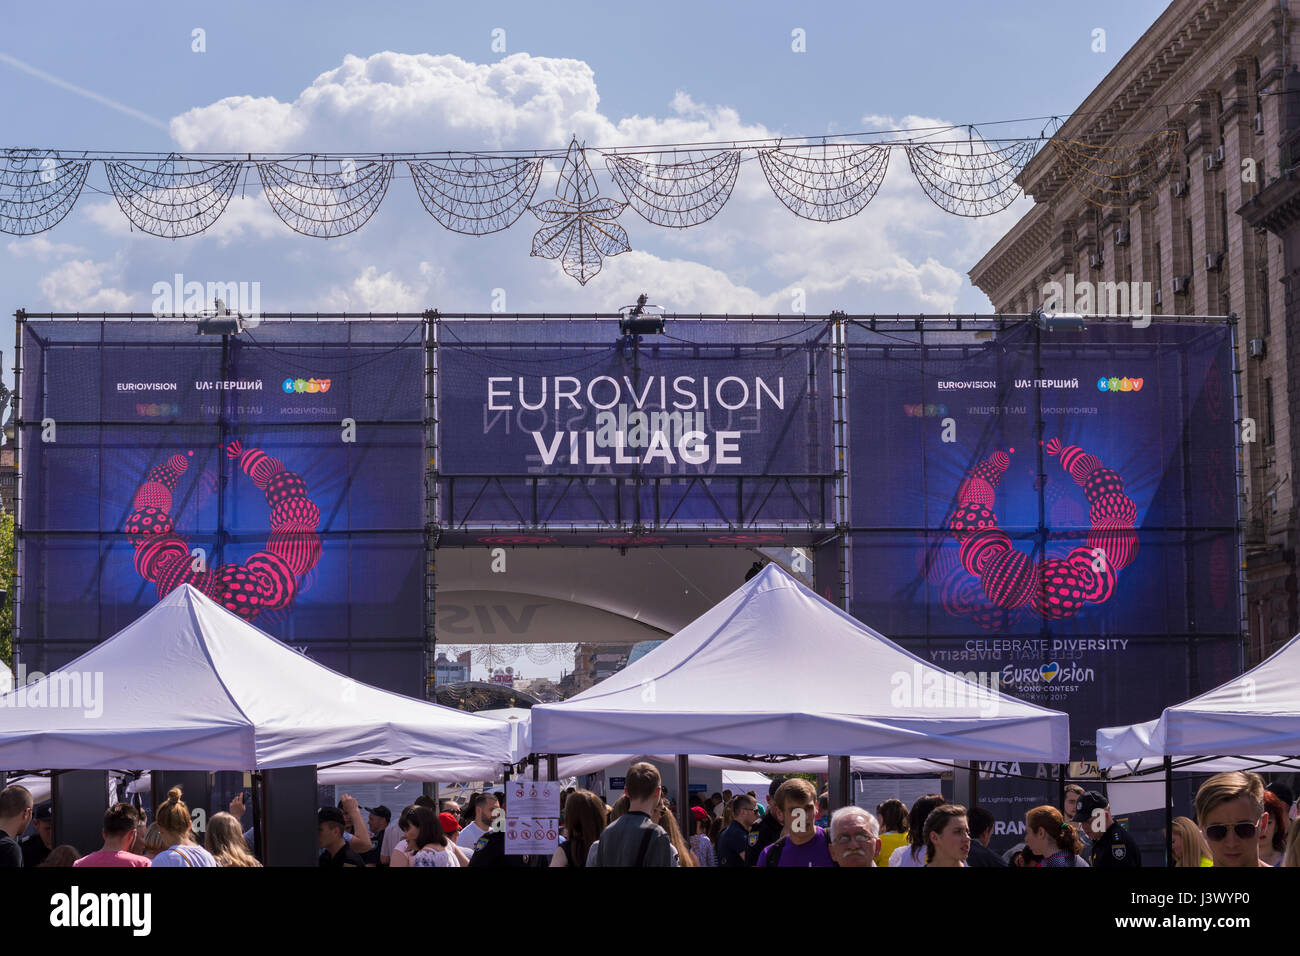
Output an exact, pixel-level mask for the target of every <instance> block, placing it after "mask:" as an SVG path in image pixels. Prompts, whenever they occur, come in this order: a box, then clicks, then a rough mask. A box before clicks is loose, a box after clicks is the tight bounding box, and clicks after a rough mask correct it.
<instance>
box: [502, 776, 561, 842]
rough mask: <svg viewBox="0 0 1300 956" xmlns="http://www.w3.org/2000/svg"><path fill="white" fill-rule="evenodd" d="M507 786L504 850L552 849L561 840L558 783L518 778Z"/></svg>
mask: <svg viewBox="0 0 1300 956" xmlns="http://www.w3.org/2000/svg"><path fill="white" fill-rule="evenodd" d="M506 787H507V789H506V853H507V854H512V855H513V854H525V853H529V854H532V853H553V852H555V848H556V847H557V846H559V843H560V785H559V784H558V783H556V782H554V781H550V780H518V781H512V782H510V783H509V784H507V785H506Z"/></svg>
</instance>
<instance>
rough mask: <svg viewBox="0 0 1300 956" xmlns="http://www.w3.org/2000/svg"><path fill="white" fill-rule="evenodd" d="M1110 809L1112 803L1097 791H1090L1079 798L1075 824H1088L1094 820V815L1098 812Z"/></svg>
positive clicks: (1075, 812)
mask: <svg viewBox="0 0 1300 956" xmlns="http://www.w3.org/2000/svg"><path fill="white" fill-rule="evenodd" d="M1108 807H1110V801H1109V800H1107V799H1106V798H1105V797H1103V796H1102V795H1101V794H1100V793H1098V792H1097V791H1096V790H1089V791H1088V792H1087V793H1085V794H1084V795H1083V796H1081V797H1080V798H1079V802H1078V804H1077V805H1076V806H1075V811H1074V822H1075V823H1087V822H1088V821H1089V820H1091V819H1092V815H1093V813H1094V812H1095V811H1097V810H1105V809H1107V808H1108Z"/></svg>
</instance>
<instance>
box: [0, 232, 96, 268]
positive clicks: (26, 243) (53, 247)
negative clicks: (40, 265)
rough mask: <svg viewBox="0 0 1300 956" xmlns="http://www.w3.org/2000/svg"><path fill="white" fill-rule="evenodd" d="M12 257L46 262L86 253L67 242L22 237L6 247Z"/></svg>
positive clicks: (42, 237) (40, 237)
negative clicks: (29, 257)
mask: <svg viewBox="0 0 1300 956" xmlns="http://www.w3.org/2000/svg"><path fill="white" fill-rule="evenodd" d="M6 248H7V249H8V250H9V252H10V254H11V255H14V256H17V257H18V258H20V259H23V258H26V257H28V256H31V257H32V258H33V259H39V260H41V261H42V262H44V261H45V260H46V259H55V258H58V259H61V258H63V257H65V256H75V255H80V254H84V253H85V251H86V250H85V249H83V248H81V246H74V245H72V244H71V243H67V242H50V240H49V239H47V238H46V237H45V236H43V235H37V236H20V237H19V238H17V239H14V240H12V241H11V242H10V243H9V245H8V246H7V247H6Z"/></svg>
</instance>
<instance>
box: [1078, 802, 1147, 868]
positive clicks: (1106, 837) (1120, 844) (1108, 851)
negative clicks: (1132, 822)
mask: <svg viewBox="0 0 1300 956" xmlns="http://www.w3.org/2000/svg"><path fill="white" fill-rule="evenodd" d="M1074 822H1075V823H1082V824H1083V826H1084V829H1086V830H1087V832H1088V836H1090V837H1092V860H1091V861H1090V862H1091V863H1092V865H1093V866H1096V867H1112V866H1113V867H1132V866H1141V865H1142V853H1141V852H1140V851H1139V850H1138V845H1137V841H1135V840H1134V839H1133V838H1132V837H1131V836H1129V833H1128V831H1127V830H1125V829H1124V828H1123V827H1122V826H1120V825H1119V824H1118V823H1117V822H1115V818H1114V817H1112V816H1111V815H1110V801H1108V800H1107V799H1106V798H1105V797H1103V796H1102V795H1101V794H1100V793H1098V792H1097V791H1096V790H1089V791H1088V792H1087V793H1085V794H1084V795H1083V796H1081V797H1080V798H1079V806H1078V810H1077V811H1076V812H1075V814H1074Z"/></svg>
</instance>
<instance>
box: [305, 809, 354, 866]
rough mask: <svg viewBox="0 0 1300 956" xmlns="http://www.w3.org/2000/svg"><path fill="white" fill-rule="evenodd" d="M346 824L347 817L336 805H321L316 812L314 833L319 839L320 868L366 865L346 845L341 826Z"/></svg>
mask: <svg viewBox="0 0 1300 956" xmlns="http://www.w3.org/2000/svg"><path fill="white" fill-rule="evenodd" d="M346 826H347V819H346V818H345V817H344V816H343V811H342V810H340V809H339V808H338V807H322V808H321V810H320V812H319V813H317V814H316V834H317V837H318V838H319V840H320V848H321V855H320V865H321V868H322V869H326V868H329V867H342V866H356V867H364V866H365V865H366V862H365V860H363V859H361V855H360V854H359V853H357V851H356V850H354V849H352V848H351V847H350V846H348V844H347V841H346V840H344V839H343V828H344V827H346Z"/></svg>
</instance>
